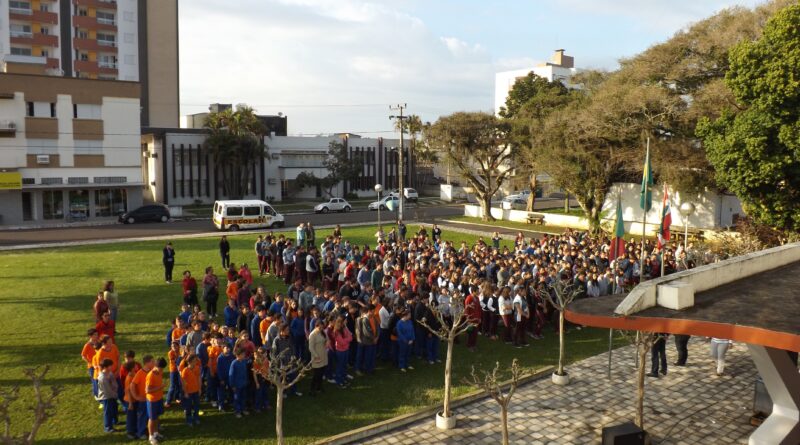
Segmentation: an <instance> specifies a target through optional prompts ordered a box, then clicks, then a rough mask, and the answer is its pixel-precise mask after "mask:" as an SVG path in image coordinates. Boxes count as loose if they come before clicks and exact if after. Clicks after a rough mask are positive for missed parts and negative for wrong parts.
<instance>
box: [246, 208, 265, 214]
mask: <svg viewBox="0 0 800 445" xmlns="http://www.w3.org/2000/svg"><path fill="white" fill-rule="evenodd" d="M244 216H261V207H245V208H244Z"/></svg>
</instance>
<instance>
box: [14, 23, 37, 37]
mask: <svg viewBox="0 0 800 445" xmlns="http://www.w3.org/2000/svg"><path fill="white" fill-rule="evenodd" d="M9 31H10V33H11V37H31V36H32V34H31V25H24V24H23V25H21V24H18V23H12V24H11V25H10V26H9Z"/></svg>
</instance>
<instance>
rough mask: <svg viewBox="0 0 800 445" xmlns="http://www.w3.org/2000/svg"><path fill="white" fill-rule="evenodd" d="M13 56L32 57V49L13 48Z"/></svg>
mask: <svg viewBox="0 0 800 445" xmlns="http://www.w3.org/2000/svg"><path fill="white" fill-rule="evenodd" d="M11 54H13V55H15V56H30V55H31V49H30V48H20V47H19V46H12V47H11Z"/></svg>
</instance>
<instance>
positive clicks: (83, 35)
mask: <svg viewBox="0 0 800 445" xmlns="http://www.w3.org/2000/svg"><path fill="white" fill-rule="evenodd" d="M78 38H79V39H88V38H89V32H88V31H84V30H82V29H80V30H78Z"/></svg>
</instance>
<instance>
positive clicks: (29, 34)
mask: <svg viewBox="0 0 800 445" xmlns="http://www.w3.org/2000/svg"><path fill="white" fill-rule="evenodd" d="M10 34H11V37H24V38H26V39H30V38H31V37H33V33H32V32H30V31H13V30H12V31H11V32H10Z"/></svg>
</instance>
